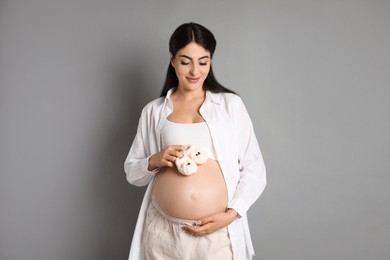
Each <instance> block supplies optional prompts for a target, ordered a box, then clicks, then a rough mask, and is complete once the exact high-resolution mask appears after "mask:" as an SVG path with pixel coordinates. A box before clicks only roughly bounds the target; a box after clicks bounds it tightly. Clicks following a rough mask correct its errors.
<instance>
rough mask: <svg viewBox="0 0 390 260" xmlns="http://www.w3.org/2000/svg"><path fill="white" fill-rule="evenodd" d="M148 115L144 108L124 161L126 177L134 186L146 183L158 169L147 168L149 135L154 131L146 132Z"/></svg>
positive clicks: (149, 153)
mask: <svg viewBox="0 0 390 260" xmlns="http://www.w3.org/2000/svg"><path fill="white" fill-rule="evenodd" d="M149 116H150V115H148V113H147V111H146V109H145V108H144V109H143V110H142V113H141V117H140V119H139V122H138V127H137V133H136V135H135V138H134V141H133V144H132V145H131V148H130V151H129V153H128V155H127V158H126V160H125V163H124V169H125V172H126V179H127V181H128V182H129V183H131V184H133V185H135V186H144V185H147V184H148V183H149V182H150V181H151V180H152V179H153V177H154V175H155V174H156V173H157V172H158V171H159V169H158V168H155V169H153V170H148V168H149V159H150V157H151V152H150V148H149V147H150V139H151V138H150V137H151V135H154V134H155V133H152V132H150V131H149V133H148V134H147V132H148V126H147V122H148V121H149V120H148V117H149Z"/></svg>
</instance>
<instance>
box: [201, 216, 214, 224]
mask: <svg viewBox="0 0 390 260" xmlns="http://www.w3.org/2000/svg"><path fill="white" fill-rule="evenodd" d="M213 221H214V218H213V217H205V218H201V219H199V220H198V221H197V224H198V225H199V226H203V225H205V224H207V223H210V222H213Z"/></svg>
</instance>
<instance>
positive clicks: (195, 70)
mask: <svg viewBox="0 0 390 260" xmlns="http://www.w3.org/2000/svg"><path fill="white" fill-rule="evenodd" d="M210 63H211V55H210V52H209V51H208V50H206V49H204V48H203V47H202V46H200V45H199V44H197V43H195V42H191V43H189V44H187V45H186V46H185V47H184V48H182V49H180V50H179V51H178V52H177V53H176V57H174V58H173V57H172V54H171V64H172V66H173V67H174V68H175V71H176V75H177V78H178V79H179V88H182V89H183V90H198V89H202V87H203V82H204V81H205V79H206V77H207V75H208V74H209V71H210Z"/></svg>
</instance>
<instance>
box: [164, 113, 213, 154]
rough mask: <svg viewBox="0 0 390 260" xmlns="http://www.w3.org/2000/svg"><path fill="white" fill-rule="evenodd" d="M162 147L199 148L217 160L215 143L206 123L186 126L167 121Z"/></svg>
mask: <svg viewBox="0 0 390 260" xmlns="http://www.w3.org/2000/svg"><path fill="white" fill-rule="evenodd" d="M161 145H162V147H163V148H165V147H167V146H169V145H189V146H198V147H201V148H203V149H204V150H205V151H207V156H208V157H209V158H211V159H214V160H215V158H216V155H215V149H214V145H213V141H212V139H211V135H210V131H209V128H208V126H207V124H206V122H200V123H192V124H184V123H175V122H172V121H169V120H168V119H166V120H165V123H164V126H163V127H162V129H161Z"/></svg>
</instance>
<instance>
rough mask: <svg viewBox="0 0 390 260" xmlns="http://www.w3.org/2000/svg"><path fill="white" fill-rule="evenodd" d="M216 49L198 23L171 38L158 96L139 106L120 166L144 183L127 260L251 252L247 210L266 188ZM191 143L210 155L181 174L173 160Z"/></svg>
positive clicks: (223, 259) (199, 259)
mask: <svg viewBox="0 0 390 260" xmlns="http://www.w3.org/2000/svg"><path fill="white" fill-rule="evenodd" d="M215 46H216V41H215V38H214V36H213V34H212V33H211V32H210V31H209V30H208V29H206V28H205V27H203V26H201V25H199V24H196V23H187V24H183V25H181V26H179V27H178V28H177V29H176V30H175V31H174V33H173V34H172V36H171V38H170V41H169V51H170V64H169V67H168V73H167V78H166V81H165V84H164V88H163V90H162V93H161V97H160V98H158V99H156V100H154V101H152V102H150V103H149V104H147V105H146V106H145V107H144V109H143V110H142V114H141V117H140V121H139V125H138V130H137V134H136V136H135V139H134V141H133V144H132V146H131V148H130V152H129V154H128V156H127V158H126V161H125V165H124V166H125V172H126V176H127V180H128V181H129V182H130V183H131V184H133V185H136V186H144V185H148V188H147V190H146V193H145V196H144V199H143V202H142V206H141V209H140V214H139V217H138V221H137V225H136V228H135V231H134V236H133V241H132V244H131V250H130V256H129V259H130V260H143V259H180V260H190V259H191V260H192V259H193V260H204V259H213V260H214V259H217V260H227V259H236V260H246V259H252V257H253V255H254V250H253V246H252V241H251V238H250V233H249V227H248V220H247V217H246V212H247V211H248V209H249V207H250V206H251V205H252V204H253V203H254V202H255V201H256V199H257V198H258V197H259V196H260V194H261V193H262V192H263V190H264V188H265V185H266V173H265V165H264V161H263V158H262V154H261V151H260V148H259V145H258V142H257V139H256V136H255V133H254V130H253V127H252V123H251V119H250V117H249V115H248V112H247V110H246V108H245V106H244V104H243V102H242V100H241V98H240V97H239V96H238V95H236V94H235V93H234V92H233V91H231V90H228V89H226V88H225V87H223V86H222V85H220V84H219V83H218V82H217V80H216V79H215V77H214V74H213V71H212V66H211V61H212V57H213V54H214V51H215ZM193 146H195V147H200V148H201V149H203V151H204V152H205V153H206V154H207V157H208V159H207V161H206V162H205V163H203V164H200V165H198V167H197V170H196V172H195V173H194V174H192V175H183V174H182V173H180V172H179V171H178V169H177V167H176V165H175V161H176V159H177V158H182V157H183V156H184V154H185V153H186V150H187V149H188V148H189V147H193Z"/></svg>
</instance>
